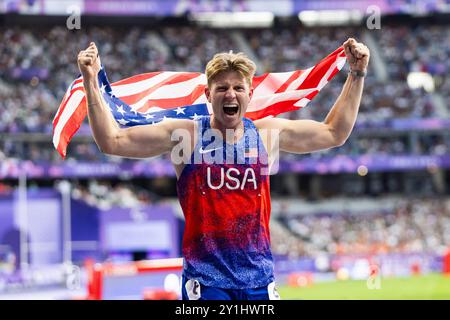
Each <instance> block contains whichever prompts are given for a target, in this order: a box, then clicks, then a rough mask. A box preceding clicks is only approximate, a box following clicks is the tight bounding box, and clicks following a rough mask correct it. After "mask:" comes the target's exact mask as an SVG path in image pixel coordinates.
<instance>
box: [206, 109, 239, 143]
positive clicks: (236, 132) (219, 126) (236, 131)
mask: <svg viewBox="0 0 450 320" xmlns="http://www.w3.org/2000/svg"><path fill="white" fill-rule="evenodd" d="M211 128H213V129H216V130H219V131H220V133H221V134H222V138H223V139H224V140H227V142H228V143H235V142H236V141H238V140H239V139H240V138H241V137H242V136H243V134H244V122H243V121H242V119H241V121H239V122H238V124H237V125H236V126H234V127H233V126H229V127H227V126H225V125H223V124H222V123H220V122H219V121H217V119H215V117H214V115H212V116H211ZM227 130H229V131H230V130H232V131H233V135H231V137H229V136H227ZM229 135H230V134H229ZM229 139H233V141H228V140H229Z"/></svg>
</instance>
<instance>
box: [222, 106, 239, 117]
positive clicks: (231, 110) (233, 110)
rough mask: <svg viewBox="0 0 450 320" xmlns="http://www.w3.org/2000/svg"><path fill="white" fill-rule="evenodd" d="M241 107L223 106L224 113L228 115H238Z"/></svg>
mask: <svg viewBox="0 0 450 320" xmlns="http://www.w3.org/2000/svg"><path fill="white" fill-rule="evenodd" d="M238 111H239V107H238V105H236V104H226V105H224V106H223V112H225V113H226V114H227V115H230V116H232V115H234V114H236V113H238Z"/></svg>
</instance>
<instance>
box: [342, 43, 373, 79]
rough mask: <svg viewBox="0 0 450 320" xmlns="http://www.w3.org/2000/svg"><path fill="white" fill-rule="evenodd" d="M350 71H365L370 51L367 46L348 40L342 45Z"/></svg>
mask: <svg viewBox="0 0 450 320" xmlns="http://www.w3.org/2000/svg"><path fill="white" fill-rule="evenodd" d="M343 47H344V50H345V55H346V56H347V61H348V63H349V64H350V70H351V71H364V72H365V71H366V70H367V65H368V64H369V58H370V51H369V48H367V46H365V45H364V44H362V43H360V42H357V41H356V40H355V39H353V38H349V39H348V40H347V41H345V42H344V44H343Z"/></svg>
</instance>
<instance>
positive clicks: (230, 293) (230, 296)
mask: <svg viewBox="0 0 450 320" xmlns="http://www.w3.org/2000/svg"><path fill="white" fill-rule="evenodd" d="M181 293H182V299H183V300H280V295H279V294H278V292H277V289H276V288H275V282H272V283H270V284H269V285H267V286H264V287H259V288H252V289H222V288H215V287H208V286H205V285H202V284H200V282H198V281H197V280H194V279H191V280H189V279H187V278H186V277H185V276H184V275H183V285H182V288H181Z"/></svg>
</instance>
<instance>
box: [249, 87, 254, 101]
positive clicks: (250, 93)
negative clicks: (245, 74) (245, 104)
mask: <svg viewBox="0 0 450 320" xmlns="http://www.w3.org/2000/svg"><path fill="white" fill-rule="evenodd" d="M253 90H254V89H253V87H250V91H249V93H248V96H249V97H250V99H252V97H253Z"/></svg>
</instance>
